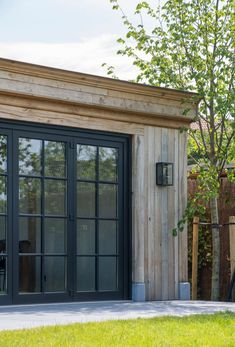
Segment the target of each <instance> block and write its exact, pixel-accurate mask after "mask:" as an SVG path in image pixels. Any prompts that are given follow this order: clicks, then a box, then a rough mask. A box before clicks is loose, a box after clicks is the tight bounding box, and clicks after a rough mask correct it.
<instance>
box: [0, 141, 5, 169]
mask: <svg viewBox="0 0 235 347" xmlns="http://www.w3.org/2000/svg"><path fill="white" fill-rule="evenodd" d="M6 171H7V137H6V136H4V135H0V174H2V173H6Z"/></svg>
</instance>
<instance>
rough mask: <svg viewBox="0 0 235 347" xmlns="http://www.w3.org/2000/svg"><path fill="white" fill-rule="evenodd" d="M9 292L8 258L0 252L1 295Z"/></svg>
mask: <svg viewBox="0 0 235 347" xmlns="http://www.w3.org/2000/svg"><path fill="white" fill-rule="evenodd" d="M6 292H7V257H5V256H3V255H1V252H0V295H1V294H6Z"/></svg>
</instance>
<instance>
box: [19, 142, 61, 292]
mask: <svg viewBox="0 0 235 347" xmlns="http://www.w3.org/2000/svg"><path fill="white" fill-rule="evenodd" d="M18 144H19V147H18V151H19V204H18V206H19V217H18V220H19V224H18V228H19V292H20V293H21V294H25V293H31V294H33V293H53V292H65V291H66V287H67V154H66V144H65V143H64V142H59V141H49V140H43V139H31V138H23V137H20V138H19V142H18Z"/></svg>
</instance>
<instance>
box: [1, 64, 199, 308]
mask: <svg viewBox="0 0 235 347" xmlns="http://www.w3.org/2000/svg"><path fill="white" fill-rule="evenodd" d="M185 109H188V110H189V112H188V113H187V115H184V110H185ZM196 109H197V101H196V94H192V93H188V92H182V91H177V90H171V89H166V88H157V87H149V86H146V85H140V84H135V83H129V82H124V81H119V80H114V79H109V78H103V77H98V76H92V75H87V74H82V73H76V72H70V71H63V70H59V69H54V68H48V67H42V66H36V65H31V64H26V63H21V62H16V61H10V60H6V59H0V189H1V191H0V303H1V304H11V303H34V302H38V303H40V302H52V301H72V300H115V299H119V300H123V299H133V300H139V301H143V300H168V299H178V298H181V299H184V298H188V297H189V286H188V283H187V280H188V277H187V233H186V231H184V232H183V233H181V234H180V235H178V236H176V237H174V236H173V235H172V232H171V230H172V228H173V227H174V226H175V225H176V223H177V221H178V220H179V218H180V217H181V216H182V213H183V211H184V208H185V204H186V186H187V182H186V171H187V154H186V145H187V138H186V133H185V132H180V131H179V128H181V127H188V126H189V123H190V121H191V120H192V118H193V117H194V116H195V114H196ZM156 163H170V164H169V165H165V166H164V168H163V170H165V171H163V174H162V176H161V175H160V176H161V177H160V176H159V175H158V176H159V177H158V179H160V180H161V179H162V178H163V180H165V179H169V180H170V179H171V177H170V176H171V174H172V175H173V182H172V184H171V182H168V183H169V184H171V185H165V184H166V183H167V182H166V181H163V182H162V183H163V185H161V182H160V181H159V182H157V183H158V184H156ZM171 164H172V165H171ZM160 166H161V165H160V164H159V165H158V167H160Z"/></svg>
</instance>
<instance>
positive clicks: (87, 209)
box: [77, 182, 95, 217]
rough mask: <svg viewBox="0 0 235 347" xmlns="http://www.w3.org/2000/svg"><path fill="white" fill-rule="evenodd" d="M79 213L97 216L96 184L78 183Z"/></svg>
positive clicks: (80, 215) (80, 214)
mask: <svg viewBox="0 0 235 347" xmlns="http://www.w3.org/2000/svg"><path fill="white" fill-rule="evenodd" d="M77 215H78V216H79V217H95V184H94V183H83V182H78V183H77Z"/></svg>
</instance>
